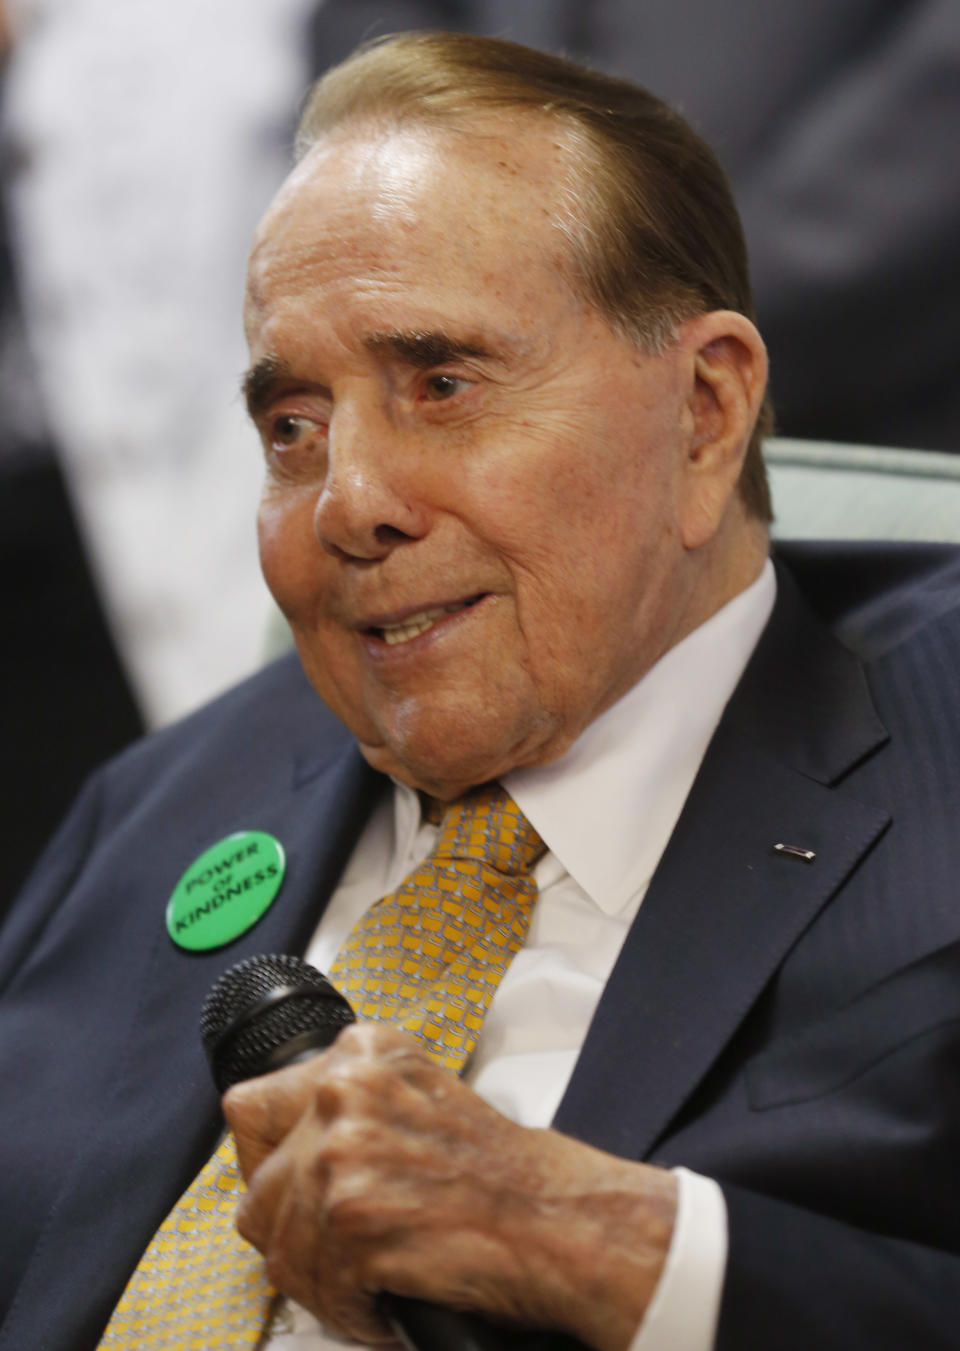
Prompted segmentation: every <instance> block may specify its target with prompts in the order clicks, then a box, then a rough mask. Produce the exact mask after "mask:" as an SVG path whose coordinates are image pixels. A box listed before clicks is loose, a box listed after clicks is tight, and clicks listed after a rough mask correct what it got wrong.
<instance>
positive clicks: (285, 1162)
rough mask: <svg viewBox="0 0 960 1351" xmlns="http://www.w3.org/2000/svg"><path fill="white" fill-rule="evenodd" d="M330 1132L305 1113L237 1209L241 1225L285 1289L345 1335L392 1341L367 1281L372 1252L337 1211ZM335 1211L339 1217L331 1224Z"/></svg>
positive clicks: (276, 1282) (272, 1276)
mask: <svg viewBox="0 0 960 1351" xmlns="http://www.w3.org/2000/svg"><path fill="white" fill-rule="evenodd" d="M325 1136H326V1128H325V1127H324V1126H323V1124H322V1123H321V1122H320V1121H319V1120H318V1118H317V1116H316V1115H315V1114H314V1115H312V1116H309V1117H308V1116H305V1117H304V1118H303V1119H302V1120H301V1121H300V1123H298V1125H297V1126H296V1127H295V1128H294V1130H293V1131H291V1132H290V1134H289V1135H288V1136H287V1138H286V1140H285V1141H284V1142H283V1144H282V1145H281V1146H280V1148H279V1149H278V1150H277V1151H276V1152H275V1153H274V1154H273V1155H271V1156H270V1158H269V1159H267V1160H266V1161H265V1162H264V1164H263V1166H262V1167H261V1168H260V1169H258V1171H257V1173H256V1176H255V1177H254V1179H253V1181H252V1184H251V1186H250V1189H249V1190H248V1192H247V1195H246V1196H245V1197H244V1198H243V1200H242V1201H241V1204H240V1206H239V1207H238V1211H237V1228H238V1229H239V1231H240V1233H241V1235H242V1236H243V1237H244V1238H246V1239H247V1241H248V1242H251V1243H253V1244H254V1246H255V1247H257V1248H258V1249H259V1250H260V1251H261V1252H262V1253H263V1256H264V1259H265V1263H266V1270H267V1277H268V1279H269V1280H270V1281H271V1283H272V1284H273V1285H275V1286H276V1288H277V1289H278V1290H281V1291H282V1292H283V1293H284V1294H286V1295H288V1296H289V1297H290V1298H291V1299H295V1300H296V1301H297V1302H298V1303H299V1304H302V1305H303V1306H304V1307H305V1308H307V1309H309V1310H311V1312H312V1313H314V1314H315V1315H316V1317H317V1318H319V1319H320V1321H321V1322H322V1323H323V1324H324V1326H325V1327H327V1328H329V1329H330V1330H331V1331H333V1332H335V1333H337V1334H338V1335H340V1336H345V1337H351V1338H354V1339H356V1340H360V1341H365V1342H370V1343H382V1342H386V1341H390V1340H392V1334H391V1332H390V1329H389V1326H388V1324H387V1323H386V1322H385V1321H384V1319H383V1317H382V1316H381V1315H380V1313H379V1311H378V1307H377V1303H376V1293H377V1291H376V1288H375V1286H374V1285H373V1284H372V1283H371V1282H370V1281H369V1280H368V1279H367V1278H366V1276H365V1271H364V1268H365V1257H366V1252H367V1248H366V1246H365V1245H364V1244H363V1243H359V1242H354V1241H352V1240H353V1239H355V1238H356V1237H357V1236H356V1235H355V1234H351V1233H350V1226H349V1224H347V1225H346V1226H344V1224H343V1222H342V1216H343V1206H342V1205H333V1206H331V1200H330V1198H331V1186H330V1168H329V1166H328V1164H327V1161H326V1151H325ZM331 1211H334V1212H337V1214H336V1215H335V1217H334V1219H333V1220H332V1219H331Z"/></svg>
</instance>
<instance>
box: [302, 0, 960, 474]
mask: <svg viewBox="0 0 960 1351" xmlns="http://www.w3.org/2000/svg"><path fill="white" fill-rule="evenodd" d="M403 28H455V29H462V30H464V31H467V32H473V33H484V34H488V35H493V36H499V37H509V38H513V39H515V40H516V41H518V42H524V43H527V44H529V45H530V46H536V47H542V48H544V49H546V50H549V51H563V52H565V53H566V54H567V55H569V56H572V57H574V58H576V59H578V60H581V61H584V62H587V63H589V64H591V65H593V66H595V67H597V68H599V69H601V70H605V71H608V72H610V73H611V74H615V75H623V76H626V77H628V78H629V79H632V80H636V81H638V82H639V83H640V84H644V85H646V86H647V87H648V88H650V89H652V90H653V92H654V93H656V94H659V95H660V96H661V98H665V99H667V100H668V101H669V102H671V103H673V104H675V105H676V106H678V107H679V108H680V110H681V111H682V112H683V114H684V115H685V116H686V117H687V118H688V119H689V120H690V121H691V122H692V123H693V125H694V126H695V127H696V128H697V129H698V130H699V131H700V132H701V133H702V135H704V136H705V137H706V139H707V140H708V141H709V142H710V144H711V145H712V146H713V148H714V150H716V151H717V153H718V155H719V157H720V160H721V162H722V163H723V165H724V167H725V168H726V170H727V172H728V173H729V175H730V177H731V179H732V180H733V186H734V192H735V195H736V198H737V201H738V203H739V205H740V211H741V215H742V217H743V221H744V226H745V228H746V233H747V241H748V244H749V248H750V257H751V262H752V271H753V277H754V288H755V293H756V297H757V307H758V312H759V319H760V327H761V329H762V331H763V334H764V337H765V338H766V341H767V346H768V348H769V350H770V355H771V365H772V369H773V371H774V372H775V376H774V389H773V393H774V402H775V406H776V412H777V428H778V431H779V432H780V433H781V434H782V435H785V436H799V437H813V438H817V439H824V440H834V441H859V442H864V443H868V444H874V445H899V446H909V447H912V448H915V449H927V450H947V451H960V369H958V367H960V362H958V356H957V352H958V348H957V342H956V336H955V315H956V313H957V310H958V309H960V248H958V240H960V157H958V153H957V148H956V137H957V127H958V126H960V5H958V4H957V3H956V0H778V3H777V4H775V5H758V4H756V3H754V0H710V2H709V3H708V2H707V0H525V2H524V3H521V4H518V3H516V0H326V3H325V4H323V5H322V6H320V7H319V8H318V10H317V13H316V16H315V19H314V23H313V43H314V52H315V62H316V66H317V69H318V70H320V69H322V68H324V67H325V66H326V65H328V64H330V63H332V62H334V61H339V60H340V59H341V58H342V57H343V56H345V55H346V53H347V52H348V51H350V50H351V48H352V47H354V46H355V44H356V43H357V42H358V41H360V40H362V39H363V38H364V37H368V36H374V35H376V34H378V33H385V32H392V31H395V30H398V29H403Z"/></svg>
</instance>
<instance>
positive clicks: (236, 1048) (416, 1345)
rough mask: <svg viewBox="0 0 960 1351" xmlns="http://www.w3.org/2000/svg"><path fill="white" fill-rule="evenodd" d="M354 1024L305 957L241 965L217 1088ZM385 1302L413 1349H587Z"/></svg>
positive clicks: (320, 1046)
mask: <svg viewBox="0 0 960 1351" xmlns="http://www.w3.org/2000/svg"><path fill="white" fill-rule="evenodd" d="M354 1021H355V1017H354V1012H353V1009H352V1008H351V1007H350V1005H349V1004H348V1003H347V1001H346V1000H345V999H344V998H343V996H342V995H341V994H340V993H339V992H338V991H337V990H335V989H334V987H333V986H332V985H331V984H330V982H329V981H328V980H327V978H326V977H325V976H322V975H321V974H320V972H319V971H317V970H316V968H315V967H312V966H310V965H309V964H308V963H307V962H304V961H301V959H300V958H299V957H290V956H282V955H281V956H260V957H248V958H247V959H246V960H245V961H242V962H238V963H237V965H236V966H233V967H231V968H230V969H229V970H228V971H226V972H224V974H223V975H222V976H221V977H220V979H219V980H218V981H217V982H216V984H215V985H214V986H213V987H212V989H211V990H210V993H209V994H208V995H207V998H206V1001H205V1003H204V1005H203V1010H202V1012H201V1015H200V1032H201V1036H202V1038H203V1045H204V1049H205V1050H206V1053H207V1058H208V1059H209V1061H210V1068H211V1070H212V1071H213V1077H214V1080H215V1082H216V1085H217V1088H218V1089H219V1090H220V1092H221V1093H225V1092H226V1090H227V1089H228V1088H229V1087H230V1086H231V1084H235V1083H238V1082H239V1081H240V1080H241V1079H252V1078H254V1077H255V1076H256V1075H259V1074H268V1073H270V1071H272V1070H278V1069H282V1068H283V1067H284V1066H285V1065H294V1064H297V1063H298V1062H299V1061H301V1060H306V1059H308V1058H309V1057H310V1056H313V1055H317V1054H318V1053H319V1052H320V1051H322V1050H324V1049H325V1048H326V1047H327V1046H329V1045H330V1044H331V1042H332V1041H333V1040H334V1038H335V1037H336V1036H337V1033H338V1032H339V1031H340V1030H341V1028H343V1027H346V1025H347V1024H348V1023H352V1022H354ZM380 1301H381V1303H380V1307H381V1311H382V1312H383V1313H384V1315H385V1316H386V1318H387V1319H388V1320H389V1322H390V1324H391V1326H392V1328H393V1330H394V1332H395V1333H396V1335H397V1337H398V1338H399V1339H400V1341H401V1342H402V1343H403V1344H404V1346H405V1347H407V1348H408V1351H506V1348H510V1347H514V1346H516V1347H518V1348H519V1347H520V1346H522V1347H524V1348H529V1351H534V1349H535V1348H540V1347H542V1348H543V1351H547V1348H548V1347H549V1348H551V1349H552V1348H556V1351H561V1348H571V1349H572V1348H577V1347H581V1344H580V1343H579V1342H574V1341H573V1340H572V1339H570V1338H567V1337H563V1336H560V1335H559V1334H536V1333H532V1334H531V1333H529V1332H521V1331H519V1330H518V1331H517V1332H514V1331H513V1330H510V1329H507V1328H498V1327H495V1326H494V1325H493V1324H492V1323H486V1322H484V1321H483V1320H482V1319H480V1318H477V1317H474V1316H473V1315H470V1314H463V1313H456V1312H454V1311H453V1310H452V1309H445V1308H442V1307H441V1306H439V1305H436V1304H428V1303H426V1301H424V1300H420V1299H411V1298H408V1297H406V1296H400V1295H392V1294H389V1293H384V1294H383V1295H381V1297H380ZM581 1351H583V1349H582V1347H581Z"/></svg>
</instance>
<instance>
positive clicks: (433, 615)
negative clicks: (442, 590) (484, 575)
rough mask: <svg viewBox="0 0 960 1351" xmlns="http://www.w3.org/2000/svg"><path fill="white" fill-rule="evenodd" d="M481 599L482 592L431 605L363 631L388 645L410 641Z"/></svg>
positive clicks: (392, 645)
mask: <svg viewBox="0 0 960 1351" xmlns="http://www.w3.org/2000/svg"><path fill="white" fill-rule="evenodd" d="M481 600H483V594H480V595H476V596H469V597H468V598H467V599H466V600H455V601H451V602H450V603H449V604H448V605H431V606H428V607H427V608H426V609H424V610H417V611H415V612H414V613H413V614H408V615H404V616H403V618H402V619H397V620H393V621H391V622H389V623H385V624H371V625H369V627H367V628H365V629H364V630H363V631H364V633H366V634H368V635H370V636H371V637H373V638H378V639H379V640H380V641H381V642H382V643H386V645H387V646H388V647H397V646H399V645H400V644H401V643H410V642H412V641H413V640H414V638H419V637H420V636H421V635H422V634H424V633H429V632H430V630H431V629H433V628H436V626H437V625H438V624H440V623H441V622H442V621H443V620H445V619H448V618H449V617H450V615H456V614H461V613H462V612H463V611H464V610H470V609H472V608H473V606H474V605H476V604H477V603H478V602H479V601H481Z"/></svg>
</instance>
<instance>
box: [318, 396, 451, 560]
mask: <svg viewBox="0 0 960 1351" xmlns="http://www.w3.org/2000/svg"><path fill="white" fill-rule="evenodd" d="M328 435H329V440H328V445H327V455H328V460H327V472H326V475H325V477H324V483H323V488H322V490H321V492H320V496H319V497H318V498H317V502H316V506H315V507H314V513H313V528H314V530H315V532H316V536H317V539H318V540H319V541H320V544H321V545H322V546H323V548H324V549H325V550H326V551H327V553H329V554H332V555H334V557H338V558H349V559H358V560H361V561H368V562H372V561H375V560H377V559H380V558H385V557H386V556H387V554H389V553H390V552H391V551H392V550H393V549H395V548H396V547H397V546H398V545H400V544H402V543H404V542H407V541H410V540H416V539H420V538H422V537H423V536H424V535H425V534H426V533H427V530H428V529H429V513H428V510H427V507H426V504H425V502H424V501H423V500H422V495H421V494H420V493H418V472H417V471H418V455H417V451H416V448H415V447H409V446H406V445H404V444H403V443H402V440H401V437H400V435H399V434H398V431H397V428H396V427H394V426H393V425H392V423H391V421H390V419H389V418H388V417H386V416H385V415H383V414H380V413H377V412H376V411H374V410H371V409H364V408H360V407H357V406H354V405H341V406H339V407H338V408H337V409H336V410H335V411H334V414H333V416H332V418H331V420H330V428H329V433H328Z"/></svg>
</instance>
